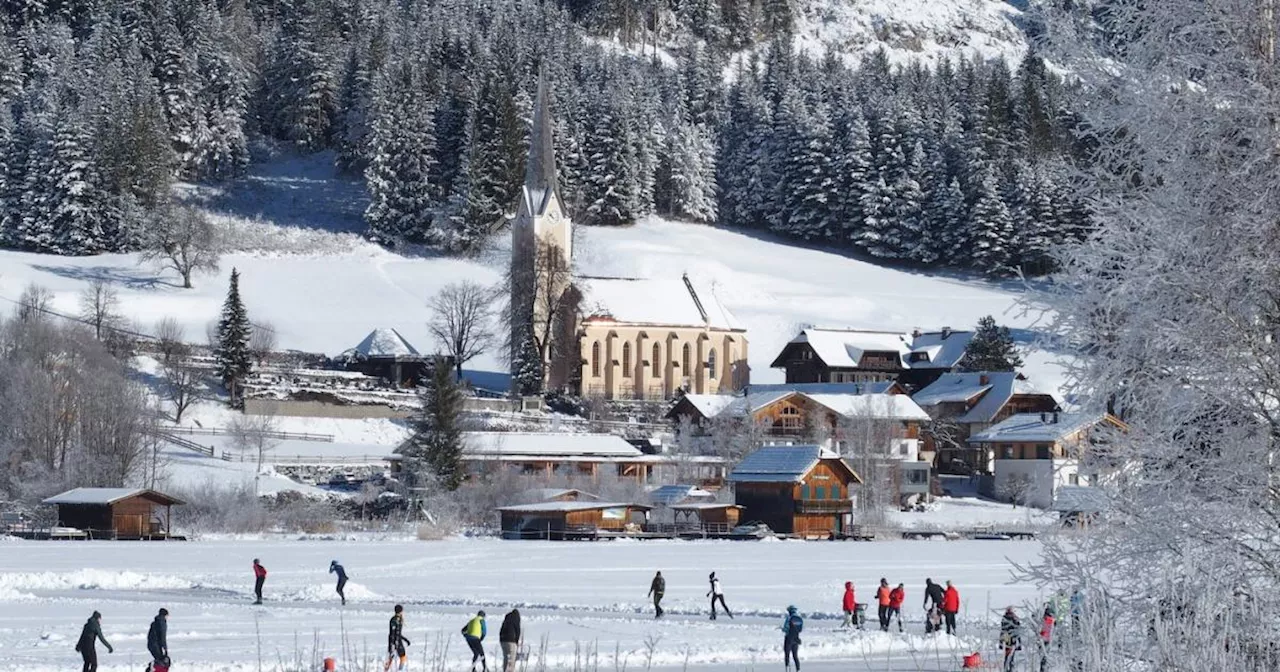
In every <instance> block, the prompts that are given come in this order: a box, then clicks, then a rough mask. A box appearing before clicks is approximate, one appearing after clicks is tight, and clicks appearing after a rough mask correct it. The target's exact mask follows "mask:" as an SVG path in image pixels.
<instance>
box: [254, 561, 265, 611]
mask: <svg viewBox="0 0 1280 672" xmlns="http://www.w3.org/2000/svg"><path fill="white" fill-rule="evenodd" d="M266 582H267V568H266V567H263V566H262V563H260V562H258V559H257V558H254V559H253V594H254V595H256V596H257V597H258V599H257V600H256V601H255V602H254V604H262V584H264V583H266Z"/></svg>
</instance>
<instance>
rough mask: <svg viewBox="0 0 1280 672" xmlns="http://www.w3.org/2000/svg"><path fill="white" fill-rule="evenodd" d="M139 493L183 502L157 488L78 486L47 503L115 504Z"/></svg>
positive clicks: (46, 502)
mask: <svg viewBox="0 0 1280 672" xmlns="http://www.w3.org/2000/svg"><path fill="white" fill-rule="evenodd" d="M138 495H147V496H149V497H150V498H152V499H155V500H156V501H159V502H168V503H172V504H181V503H182V502H181V501H180V500H178V499H176V498H174V497H170V496H169V495H166V494H163V493H160V492H156V491H155V490H147V489H146V488H76V489H74V490H68V491H66V492H64V493H62V494H60V495H54V496H53V497H50V498H48V499H46V500H44V503H45V504H104V505H105V504H114V503H116V502H118V501H121V500H124V499H129V498H130V497H136V496H138Z"/></svg>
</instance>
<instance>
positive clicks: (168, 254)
mask: <svg viewBox="0 0 1280 672" xmlns="http://www.w3.org/2000/svg"><path fill="white" fill-rule="evenodd" d="M221 253H222V243H221V241H220V240H219V239H218V235H217V231H216V230H215V229H214V226H213V222H211V221H209V217H208V216H207V215H205V213H204V212H202V211H200V210H198V209H196V208H193V207H189V206H170V207H167V208H165V209H163V210H160V211H158V212H156V213H155V215H154V216H153V217H152V218H151V221H150V222H149V224H148V226H147V231H146V234H145V239H144V247H143V251H142V260H143V261H152V262H157V263H159V264H160V265H161V266H162V267H163V268H167V269H172V270H173V271H174V272H175V273H177V274H178V277H180V278H182V288H183V289H191V276H192V275H194V274H196V273H199V272H202V271H203V272H209V273H215V272H217V270H218V259H219V257H220V256H221Z"/></svg>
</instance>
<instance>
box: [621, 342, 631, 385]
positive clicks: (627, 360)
mask: <svg viewBox="0 0 1280 672" xmlns="http://www.w3.org/2000/svg"><path fill="white" fill-rule="evenodd" d="M622 377H623V378H630V377H631V344H630V343H623V344H622Z"/></svg>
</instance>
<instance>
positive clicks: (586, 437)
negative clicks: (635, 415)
mask: <svg viewBox="0 0 1280 672" xmlns="http://www.w3.org/2000/svg"><path fill="white" fill-rule="evenodd" d="M643 454H644V453H642V452H640V450H639V449H638V448H636V447H635V446H633V445H631V444H630V443H627V440H626V439H624V438H622V437H620V436H614V435H613V434H565V433H538V432H463V434H462V455H463V457H487V456H488V457H494V456H530V457H640V456H641V455H643Z"/></svg>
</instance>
